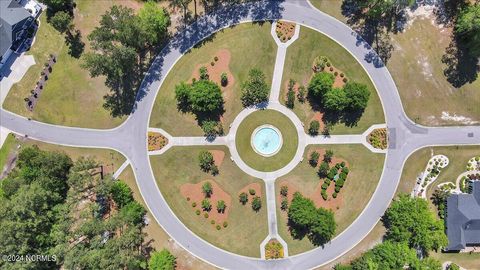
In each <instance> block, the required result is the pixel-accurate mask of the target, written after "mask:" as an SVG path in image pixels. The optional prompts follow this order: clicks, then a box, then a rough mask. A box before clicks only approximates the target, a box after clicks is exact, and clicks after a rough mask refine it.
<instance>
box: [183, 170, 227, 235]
mask: <svg viewBox="0 0 480 270" xmlns="http://www.w3.org/2000/svg"><path fill="white" fill-rule="evenodd" d="M207 181H208V182H210V183H211V184H212V190H213V192H212V195H211V196H210V198H209V200H210V203H211V205H212V209H211V210H210V211H209V212H206V211H204V210H203V209H202V206H201V204H202V200H203V199H205V195H204V194H203V192H202V185H203V184H204V183H205V182H207ZM180 193H181V194H182V196H183V197H185V199H186V201H187V203H189V204H190V206H192V213H193V214H194V215H195V214H196V213H195V212H196V211H197V210H199V211H200V212H201V214H200V215H198V218H203V219H205V213H207V214H208V217H207V218H208V219H209V220H214V221H215V224H212V228H214V226H215V225H222V224H223V222H224V221H227V220H228V214H229V213H230V209H231V207H232V197H231V196H230V195H229V194H228V193H227V192H225V191H224V190H223V189H222V188H221V187H220V186H219V185H218V184H217V183H216V182H215V181H213V180H210V179H208V180H203V181H201V182H199V183H197V184H191V183H187V184H184V185H182V186H181V187H180ZM220 200H223V201H224V202H225V204H226V206H227V207H226V208H225V211H224V212H223V213H219V212H218V211H217V202H218V201H220ZM193 205H195V206H193Z"/></svg>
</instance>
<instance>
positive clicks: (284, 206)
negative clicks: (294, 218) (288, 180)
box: [280, 198, 288, 211]
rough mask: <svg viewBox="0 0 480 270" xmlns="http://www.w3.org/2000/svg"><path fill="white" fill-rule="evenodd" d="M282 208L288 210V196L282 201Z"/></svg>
mask: <svg viewBox="0 0 480 270" xmlns="http://www.w3.org/2000/svg"><path fill="white" fill-rule="evenodd" d="M280 209H282V210H283V211H286V210H287V209H288V200H287V198H283V199H282V202H281V205H280Z"/></svg>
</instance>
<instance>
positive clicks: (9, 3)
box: [0, 0, 32, 56]
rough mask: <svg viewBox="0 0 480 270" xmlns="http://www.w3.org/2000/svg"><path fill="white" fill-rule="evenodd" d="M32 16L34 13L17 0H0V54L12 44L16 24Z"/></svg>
mask: <svg viewBox="0 0 480 270" xmlns="http://www.w3.org/2000/svg"><path fill="white" fill-rule="evenodd" d="M30 16H32V15H31V14H30V13H29V12H28V11H27V10H26V9H25V8H24V7H23V6H22V5H20V4H19V3H17V2H16V1H14V0H0V56H2V55H3V54H4V53H5V52H6V51H7V50H8V49H9V48H10V47H11V46H12V43H13V38H12V31H13V28H14V26H15V24H17V23H19V22H21V21H23V20H25V19H26V18H28V17H30Z"/></svg>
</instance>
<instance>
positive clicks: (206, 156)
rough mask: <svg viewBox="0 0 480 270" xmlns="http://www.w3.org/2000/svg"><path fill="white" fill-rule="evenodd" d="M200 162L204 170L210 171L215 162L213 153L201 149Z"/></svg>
mask: <svg viewBox="0 0 480 270" xmlns="http://www.w3.org/2000/svg"><path fill="white" fill-rule="evenodd" d="M198 162H199V163H200V168H201V169H202V170H203V171H204V172H208V171H210V170H211V168H212V166H213V165H214V164H215V161H214V160H213V155H212V153H210V152H208V151H205V150H203V151H201V152H200V154H199V155H198Z"/></svg>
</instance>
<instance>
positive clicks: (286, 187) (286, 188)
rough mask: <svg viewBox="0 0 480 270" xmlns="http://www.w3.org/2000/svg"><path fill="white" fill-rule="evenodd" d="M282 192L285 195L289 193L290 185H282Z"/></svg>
mask: <svg viewBox="0 0 480 270" xmlns="http://www.w3.org/2000/svg"><path fill="white" fill-rule="evenodd" d="M280 194H281V195H282V196H284V197H286V196H287V195H288V186H281V187H280Z"/></svg>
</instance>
